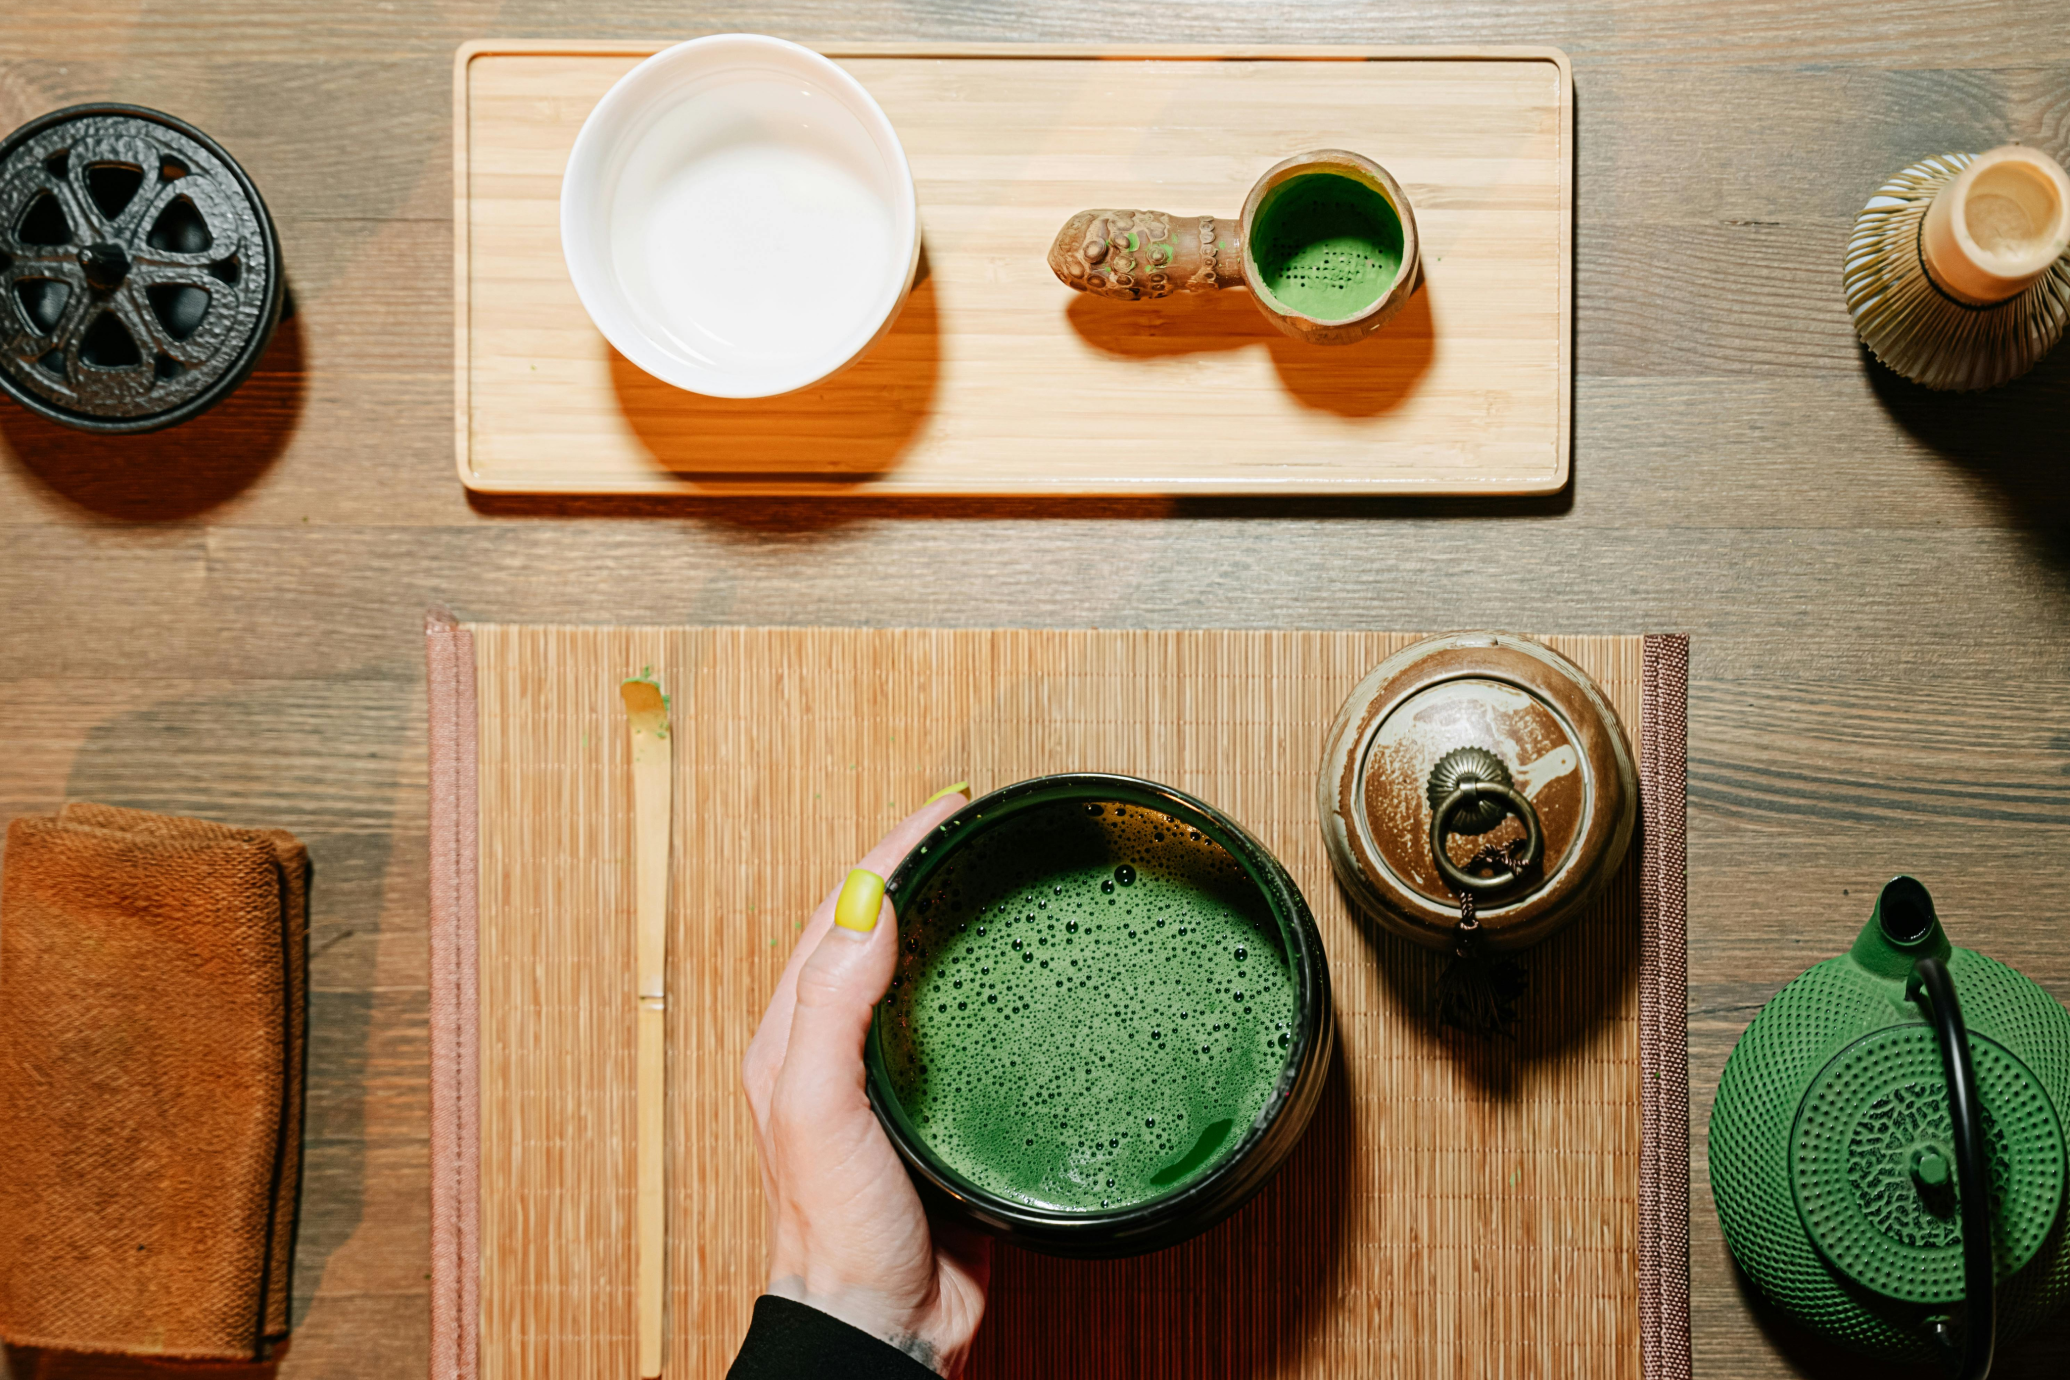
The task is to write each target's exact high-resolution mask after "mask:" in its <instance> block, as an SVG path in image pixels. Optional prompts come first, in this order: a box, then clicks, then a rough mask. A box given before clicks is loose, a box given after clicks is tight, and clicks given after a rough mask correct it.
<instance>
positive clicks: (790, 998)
mask: <svg viewBox="0 0 2070 1380" xmlns="http://www.w3.org/2000/svg"><path fill="white" fill-rule="evenodd" d="M962 789H963V788H961V787H952V788H951V790H950V792H947V793H945V794H944V796H943V797H942V798H939V799H936V800H933V801H930V802H929V803H927V804H925V805H923V806H921V807H920V808H919V809H918V810H917V811H915V812H914V813H913V814H911V815H908V816H907V817H906V818H905V819H904V820H903V821H901V822H900V823H899V825H898V826H897V827H896V828H894V829H893V830H892V831H891V832H890V833H889V834H887V835H885V837H884V839H883V841H882V842H880V843H879V844H878V845H877V846H876V847H875V848H872V849H871V850H870V851H869V852H868V853H867V854H866V855H864V857H863V860H862V861H861V862H860V863H858V864H856V868H857V871H856V872H853V873H851V874H850V876H849V880H848V882H846V883H845V884H844V885H843V886H841V887H838V888H836V889H835V891H834V892H832V893H829V894H828V896H827V898H826V899H825V900H824V901H822V902H820V904H819V908H818V909H817V910H815V911H813V913H812V919H811V921H810V923H808V924H807V925H806V926H805V933H804V934H803V936H802V937H800V939H799V940H798V946H797V948H796V949H795V950H793V951H792V953H791V961H790V962H789V963H788V964H787V965H785V967H784V970H783V976H782V977H781V978H780V979H778V981H777V984H776V992H775V994H774V995H772V996H771V997H770V999H769V1009H768V1010H767V1011H765V1012H764V1013H763V1014H762V1024H761V1025H760V1027H758V1028H757V1029H756V1031H755V1038H754V1041H753V1042H752V1043H751V1044H749V1046H748V1052H747V1057H746V1059H744V1060H743V1061H742V1063H741V1070H740V1076H741V1082H742V1083H743V1084H744V1085H745V1087H746V1091H747V1099H748V1106H749V1107H750V1108H751V1109H752V1111H753V1113H754V1118H755V1140H756V1144H757V1148H758V1149H759V1150H760V1151H761V1158H762V1191H763V1196H764V1197H765V1198H766V1199H767V1201H768V1204H769V1290H768V1291H769V1292H770V1293H772V1294H776V1295H779V1296H781V1297H784V1298H788V1299H794V1300H796V1301H797V1302H799V1303H804V1304H808V1305H810V1306H811V1307H814V1308H817V1309H819V1310H820V1311H821V1312H823V1313H828V1314H831V1315H833V1316H834V1317H836V1318H839V1319H841V1320H842V1321H843V1322H846V1323H848V1324H850V1325H851V1326H854V1327H859V1328H861V1329H862V1330H863V1331H865V1332H868V1333H869V1334H870V1335H872V1336H874V1337H880V1338H882V1339H883V1340H884V1341H886V1342H889V1343H890V1344H891V1345H893V1346H895V1347H898V1348H899V1349H900V1350H901V1351H904V1352H905V1353H906V1354H907V1355H909V1356H912V1357H913V1358H914V1359H916V1360H918V1361H920V1362H922V1363H923V1364H925V1365H928V1366H930V1367H932V1368H933V1369H935V1370H936V1371H938V1372H940V1373H941V1374H943V1375H953V1374H955V1373H956V1372H957V1371H958V1370H960V1369H961V1368H962V1365H963V1358H964V1355H965V1354H966V1353H967V1352H968V1350H969V1348H970V1339H971V1337H972V1335H973V1334H974V1333H976V1331H977V1326H978V1320H979V1319H980V1318H981V1317H983V1315H984V1311H985V1286H986V1284H987V1282H988V1281H989V1280H990V1278H991V1273H992V1250H991V1245H992V1243H991V1240H990V1238H988V1237H985V1236H984V1235H982V1234H981V1233H979V1232H977V1231H975V1230H974V1229H972V1228H970V1227H968V1226H965V1225H963V1224H961V1223H956V1222H945V1223H930V1222H929V1220H928V1218H927V1214H926V1211H925V1210H924V1209H923V1208H922V1207H921V1204H920V1195H919V1194H918V1193H917V1192H915V1191H914V1188H913V1182H912V1180H911V1179H909V1178H907V1177H906V1168H905V1165H904V1163H903V1162H902V1161H901V1160H900V1159H899V1157H898V1152H897V1151H895V1150H893V1149H892V1148H891V1142H890V1141H889V1140H888V1139H886V1138H885V1135H884V1129H883V1128H882V1127H881V1126H879V1125H878V1124H877V1117H876V1113H874V1112H872V1111H871V1110H870V1103H869V1098H868V1096H867V1095H866V1094H865V1092H864V1076H863V1061H862V1053H863V1039H864V1036H865V1035H866V1034H867V1033H868V1030H869V1024H870V1015H871V1008H872V1007H873V1006H874V1005H875V1004H876V1003H877V1001H878V1000H879V999H881V998H882V997H883V995H884V993H885V991H886V990H887V989H888V988H889V987H890V985H891V976H892V973H893V971H894V970H895V969H896V968H897V966H898V917H897V915H896V914H895V913H894V912H893V909H892V905H891V902H890V901H889V900H887V899H885V898H884V895H883V884H882V880H881V879H883V878H885V877H888V876H890V875H891V873H892V871H893V870H894V869H895V868H896V867H897V866H898V864H899V860H900V859H902V858H904V857H905V855H906V854H907V853H908V852H909V851H910V850H911V849H912V848H913V847H914V845H916V844H917V843H919V841H920V840H921V839H922V838H924V837H926V835H927V833H928V831H929V830H931V829H933V828H934V827H935V825H937V824H939V823H941V822H942V821H943V820H945V819H947V818H948V817H949V816H950V815H952V814H954V813H955V812H956V811H957V810H959V809H961V808H962V807H963V805H964V803H965V802H966V800H967V799H968V796H967V795H966V794H961V793H959V792H960V791H961V790H962ZM873 881H874V883H875V885H874V886H873V885H871V883H872V882H873ZM837 911H838V913H839V918H840V921H841V923H840V924H836V923H835V919H836V913H837ZM864 924H869V925H871V928H869V929H862V928H860V926H862V925H864Z"/></svg>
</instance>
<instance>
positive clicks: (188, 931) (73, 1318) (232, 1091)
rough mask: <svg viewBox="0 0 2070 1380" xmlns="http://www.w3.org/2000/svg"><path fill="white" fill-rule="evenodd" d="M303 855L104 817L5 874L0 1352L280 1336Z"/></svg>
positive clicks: (293, 1122) (35, 827) (10, 851)
mask: <svg viewBox="0 0 2070 1380" xmlns="http://www.w3.org/2000/svg"><path fill="white" fill-rule="evenodd" d="M307 869H308V856H307V854H306V852H305V851H304V850H303V848H302V845H301V843H300V842H299V841H297V840H296V839H295V838H294V836H293V835H291V834H288V833H285V832H283V831H280V830H256V829H234V828H230V827H228V826H225V825H221V824H215V823H211V822H209V821H206V820H194V819H179V818H174V817H170V816H165V815H154V814H150V813H147V812H144V811H140V810H125V809H119V808H116V807H113V806H105V805H83V804H81V805H68V806H66V807H65V808H64V809H63V810H62V811H60V812H59V815H58V817H57V818H56V819H36V818H23V819H17V820H15V821H14V822H13V824H12V825H10V826H9V828H8V832H7V852H6V855H5V857H4V859H0V1165H5V1166H6V1172H4V1173H0V1242H4V1243H6V1246H5V1249H4V1250H0V1339H4V1340H6V1341H8V1342H10V1343H13V1344H15V1345H17V1346H24V1347H45V1348H58V1349H62V1350H72V1351H91V1352H103V1353H109V1352H113V1353H128V1354H133V1355H141V1356H161V1357H172V1358H188V1359H197V1360H201V1359H206V1360H237V1359H248V1358H251V1357H253V1356H255V1355H258V1354H259V1353H260V1352H261V1351H262V1350H263V1349H264V1347H265V1343H266V1342H267V1340H268V1339H271V1338H277V1337H280V1336H283V1335H285V1333H286V1331H287V1323H288V1284H289V1279H288V1274H289V1264H290V1260H291V1257H292V1253H293V1240H294V1218H295V1203H296V1199H297V1193H298V1187H299V1185H298V1179H299V1176H300V1160H301V1153H300V1152H301V1112H302V1061H303V1050H304V1045H305V1043H306V1025H305V1016H306V981H307V980H306V968H305V961H306V951H307V942H308V917H307V908H306V878H307Z"/></svg>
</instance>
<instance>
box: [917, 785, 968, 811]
mask: <svg viewBox="0 0 2070 1380" xmlns="http://www.w3.org/2000/svg"><path fill="white" fill-rule="evenodd" d="M945 795H960V796H962V797H963V798H964V799H965V800H968V799H970V783H969V782H968V781H958V782H957V783H956V784H955V785H953V786H944V787H942V788H941V789H940V790H938V791H936V792H935V793H934V794H933V795H931V796H929V797H927V799H925V800H923V801H921V802H920V808H921V809H923V810H924V809H926V808H927V807H928V806H930V805H932V804H934V802H935V801H937V800H940V799H941V798H942V797H943V796H945Z"/></svg>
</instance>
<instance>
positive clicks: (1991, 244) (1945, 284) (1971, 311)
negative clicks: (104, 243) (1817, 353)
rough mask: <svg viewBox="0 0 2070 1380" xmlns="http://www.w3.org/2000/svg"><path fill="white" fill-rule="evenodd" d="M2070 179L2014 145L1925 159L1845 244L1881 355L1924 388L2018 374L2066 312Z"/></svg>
mask: <svg viewBox="0 0 2070 1380" xmlns="http://www.w3.org/2000/svg"><path fill="white" fill-rule="evenodd" d="M2066 246H2070V178H2066V177H2065V176H2064V173H2063V169H2062V168H2061V166H2060V165H2058V164H2057V163H2056V161H2055V160H2054V159H2052V158H2050V157H2049V156H2048V155H2047V154H2045V153H2042V152H2040V151H2039V150H2036V149H2029V148H2024V147H2022V146H2020V145H2018V144H2008V145H2006V146H2005V147H2003V148H1996V149H1992V150H1990V151H1989V152H1987V153H1982V154H1969V153H1946V154H1940V155H1938V156H1936V157H1932V158H1925V159H1921V160H1920V161H1919V162H1917V163H1914V164H1913V165H1912V166H1911V167H1909V168H1906V169H1905V170H1904V171H1903V172H1901V173H1899V174H1898V175H1897V176H1896V177H1894V178H1892V179H1891V180H1890V181H1889V182H1888V183H1886V184H1884V186H1883V187H1882V188H1881V189H1879V190H1878V191H1877V193H1876V195H1875V196H1873V197H1871V198H1870V200H1869V204H1868V205H1867V206H1866V207H1865V208H1863V210H1862V213H1861V215H1860V216H1858V217H1856V219H1855V222H1854V235H1853V238H1852V239H1850V240H1849V241H1848V245H1847V267H1846V272H1845V283H1846V287H1847V309H1848V311H1849V312H1850V313H1851V314H1852V315H1853V317H1854V326H1855V330H1856V332H1857V333H1858V334H1859V335H1860V336H1861V338H1862V341H1863V343H1864V344H1866V345H1867V346H1868V347H1869V349H1870V350H1871V351H1872V352H1874V354H1875V356H1876V358H1878V359H1880V360H1882V361H1883V362H1884V363H1885V364H1886V365H1888V366H1890V368H1891V369H1893V370H1895V371H1896V372H1897V373H1900V374H1902V375H1904V376H1905V377H1906V378H1908V379H1911V380H1913V381H1914V382H1916V383H1921V384H1924V385H1925V386H1926V387H1928V388H1937V389H1945V390H1952V391H1969V390H1973V389H1978V388H1991V387H1995V386H1996V385H1998V384H2001V383H2005V382H2007V381H2008V380H2011V379H2015V378H2018V377H2019V376H2020V375H2021V374H2024V373H2026V372H2027V371H2028V370H2029V369H2031V368H2033V367H2034V366H2035V364H2036V363H2038V362H2039V361H2040V359H2041V357H2042V356H2043V355H2045V354H2047V353H2048V351H2049V349H2050V347H2051V346H2053V345H2054V344H2055V343H2056V341H2057V340H2059V339H2061V338H2062V335H2063V329H2064V325H2065V322H2066V321H2070V254H2066V253H2065V249H2066Z"/></svg>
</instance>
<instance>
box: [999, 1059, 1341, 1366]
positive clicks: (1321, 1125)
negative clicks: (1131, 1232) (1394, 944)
mask: <svg viewBox="0 0 2070 1380" xmlns="http://www.w3.org/2000/svg"><path fill="white" fill-rule="evenodd" d="M1343 1050H1344V1045H1343V1038H1342V1036H1341V1035H1340V1036H1339V1038H1338V1041H1337V1046H1336V1053H1335V1055H1334V1056H1333V1058H1332V1060H1331V1063H1330V1072H1329V1076H1328V1077H1327V1078H1326V1079H1325V1080H1324V1083H1323V1093H1322V1102H1321V1104H1320V1105H1319V1106H1318V1107H1317V1108H1316V1113H1315V1119H1314V1120H1313V1121H1311V1122H1310V1123H1309V1125H1308V1133H1307V1134H1306V1135H1304V1136H1303V1137H1302V1138H1301V1143H1300V1144H1299V1145H1297V1146H1295V1147H1294V1152H1293V1154H1291V1155H1290V1156H1288V1158H1287V1162H1286V1163H1285V1164H1284V1165H1282V1166H1281V1167H1280V1171H1279V1173H1278V1174H1277V1175H1275V1176H1274V1177H1273V1178H1272V1180H1271V1181H1270V1182H1269V1183H1267V1184H1266V1186H1265V1188H1264V1191H1263V1192H1261V1193H1259V1195H1258V1196H1257V1197H1256V1198H1253V1199H1252V1200H1251V1201H1250V1202H1249V1203H1248V1204H1247V1205H1246V1206H1245V1207H1244V1208H1243V1209H1242V1210H1241V1211H1239V1212H1238V1213H1237V1214H1236V1215H1235V1216H1234V1217H1232V1218H1230V1219H1229V1220H1228V1221H1226V1222H1224V1223H1222V1224H1221V1225H1220V1226H1218V1227H1216V1228H1214V1229H1213V1230H1212V1231H1209V1232H1207V1233H1206V1234H1205V1235H1202V1236H1199V1237H1196V1238H1195V1239H1193V1240H1192V1241H1188V1242H1186V1243H1184V1244H1183V1245H1179V1246H1174V1247H1172V1248H1171V1249H1170V1250H1167V1251H1159V1252H1157V1253H1156V1254H1154V1255H1146V1256H1138V1257H1136V1258H1135V1259H1132V1260H1106V1261H1084V1260H1055V1259H1051V1258H1049V1257H1046V1256H1039V1255H1033V1254H1030V1253H1028V1252H1026V1251H1021V1250H1017V1249H1015V1248H1013V1247H1010V1246H1001V1247H1000V1248H999V1252H998V1255H997V1257H996V1262H995V1264H994V1267H993V1274H992V1292H991V1303H990V1306H989V1311H988V1312H987V1314H986V1316H985V1323H984V1326H983V1327H982V1328H981V1329H980V1330H979V1332H978V1335H977V1340H976V1342H975V1343H974V1344H973V1345H972V1347H971V1364H970V1373H971V1374H973V1375H980V1376H984V1377H986V1378H987V1380H999V1378H1000V1377H1009V1376H1011V1377H1022V1376H1026V1377H1042V1378H1043V1380H1062V1377H1072V1376H1095V1375H1096V1376H1099V1377H1101V1378H1102V1380H1110V1377H1111V1378H1113V1380H1119V1377H1134V1376H1144V1377H1167V1376H1184V1377H1187V1380H1216V1378H1218V1377H1225V1376H1226V1377H1237V1376H1254V1375H1266V1374H1273V1373H1278V1372H1281V1371H1284V1370H1285V1369H1286V1368H1287V1364H1288V1362H1290V1361H1291V1360H1292V1359H1293V1358H1296V1357H1298V1356H1300V1355H1302V1354H1303V1352H1304V1350H1305V1344H1306V1341H1307V1339H1308V1337H1309V1336H1310V1335H1311V1333H1312V1331H1313V1330H1314V1328H1315V1327H1316V1325H1317V1320H1318V1319H1319V1318H1320V1317H1321V1316H1322V1315H1324V1314H1325V1313H1326V1312H1327V1311H1328V1310H1329V1309H1330V1308H1331V1307H1332V1306H1333V1304H1335V1302H1336V1301H1337V1299H1338V1297H1339V1294H1340V1292H1341V1291H1340V1288H1339V1284H1338V1281H1339V1278H1340V1277H1341V1276H1342V1274H1343V1272H1344V1270H1345V1266H1346V1262H1345V1260H1344V1254H1345V1252H1344V1244H1345V1231H1344V1217H1345V1214H1346V1212H1347V1211H1348V1208H1347V1202H1346V1199H1347V1195H1348V1194H1349V1192H1350V1184H1351V1179H1352V1170H1353V1166H1354V1164H1355V1163H1356V1159H1357V1156H1358V1153H1359V1149H1358V1145H1357V1144H1356V1140H1357V1129H1356V1128H1357V1120H1356V1118H1355V1117H1354V1116H1353V1115H1352V1109H1351V1094H1350V1087H1349V1084H1348V1082H1347V1080H1346V1076H1345V1071H1344V1056H1343Z"/></svg>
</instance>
